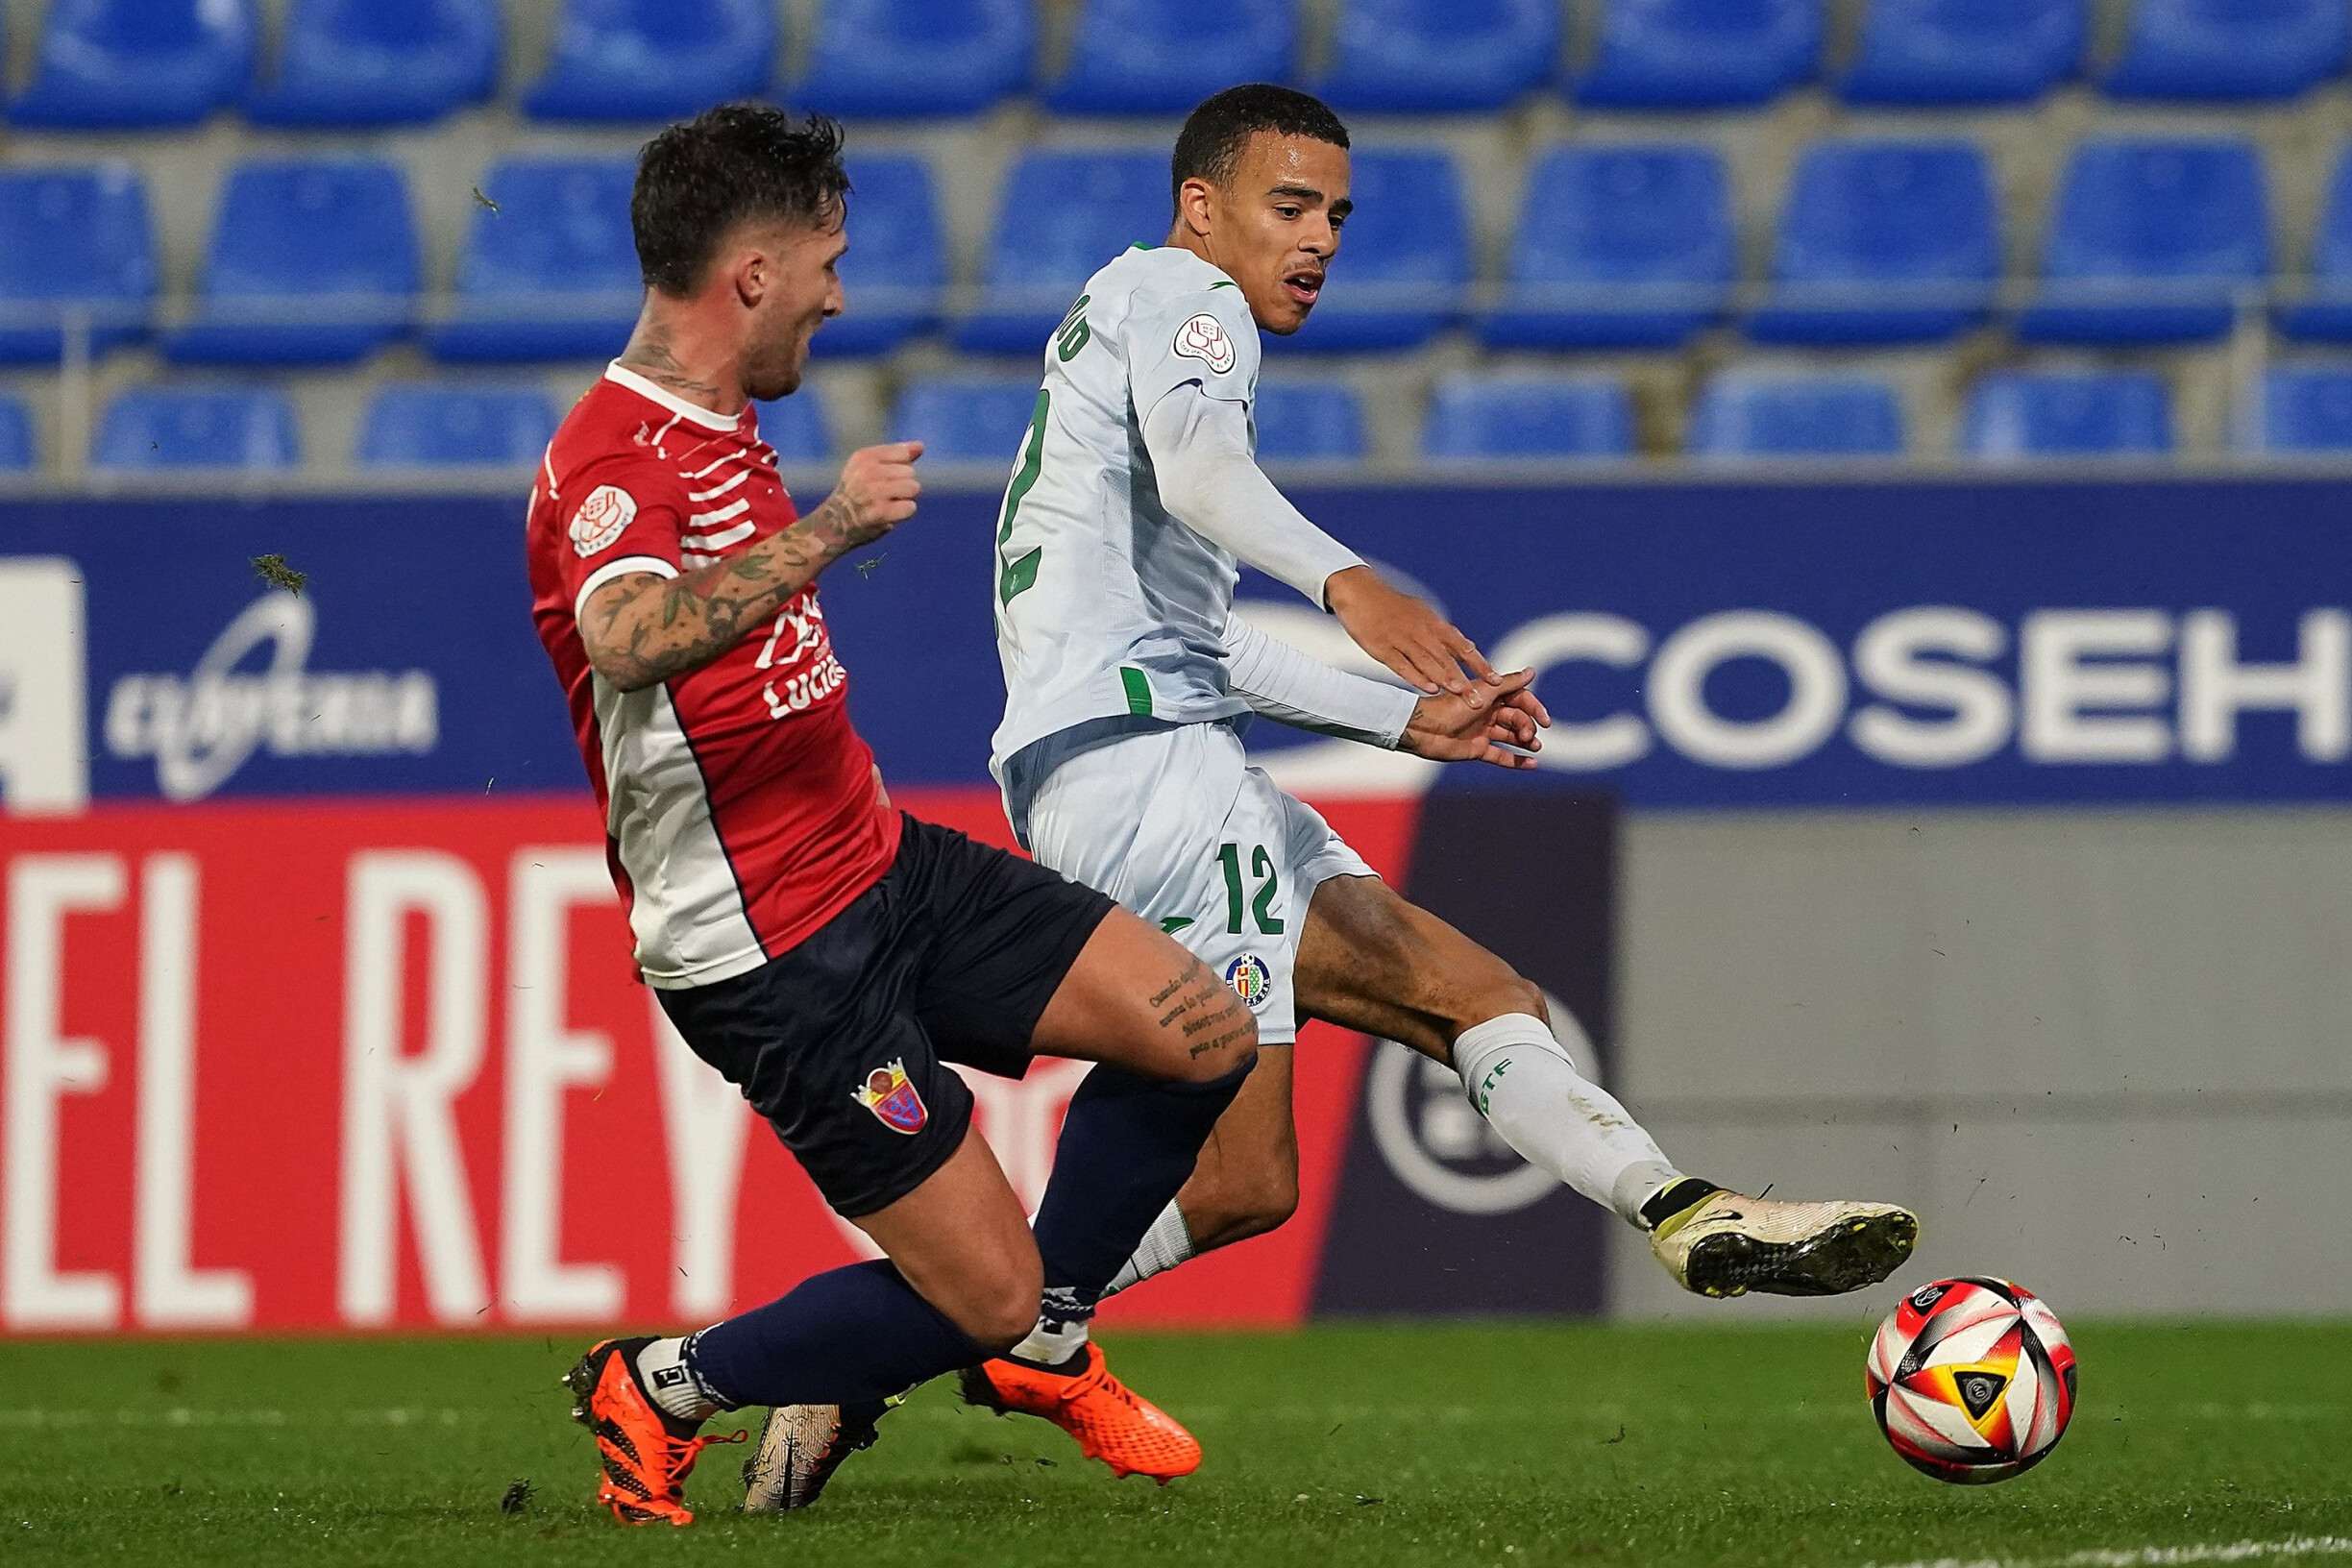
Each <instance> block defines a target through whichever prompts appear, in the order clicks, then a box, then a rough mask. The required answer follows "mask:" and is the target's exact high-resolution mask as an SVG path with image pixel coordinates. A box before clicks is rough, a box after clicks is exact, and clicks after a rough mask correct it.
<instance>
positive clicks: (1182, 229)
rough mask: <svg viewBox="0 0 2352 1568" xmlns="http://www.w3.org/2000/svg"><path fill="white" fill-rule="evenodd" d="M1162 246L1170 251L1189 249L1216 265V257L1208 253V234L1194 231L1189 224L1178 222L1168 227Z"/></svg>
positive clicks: (1220, 269)
mask: <svg viewBox="0 0 2352 1568" xmlns="http://www.w3.org/2000/svg"><path fill="white" fill-rule="evenodd" d="M1163 248H1164V249H1166V250H1171V251H1190V252H1191V253H1192V254H1193V255H1194V256H1197V257H1200V258H1201V259H1202V260H1203V261H1206V262H1208V263H1209V264H1210V265H1211V266H1213V267H1215V266H1217V258H1216V257H1213V256H1211V255H1210V254H1209V239H1208V236H1207V235H1205V234H1197V233H1193V232H1192V226H1191V225H1189V224H1185V223H1179V224H1177V225H1175V226H1174V227H1172V228H1170V229H1169V230H1168V237H1167V241H1166V244H1165V245H1164V247H1163ZM1218 270H1219V271H1223V270H1224V269H1223V268H1221V267H1219V268H1218Z"/></svg>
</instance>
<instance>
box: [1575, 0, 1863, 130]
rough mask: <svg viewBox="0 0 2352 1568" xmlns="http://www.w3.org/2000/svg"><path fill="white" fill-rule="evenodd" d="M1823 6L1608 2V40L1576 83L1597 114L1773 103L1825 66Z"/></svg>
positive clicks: (1780, 1) (1805, 1)
mask: <svg viewBox="0 0 2352 1568" xmlns="http://www.w3.org/2000/svg"><path fill="white" fill-rule="evenodd" d="M1821 49H1822V0H1604V5H1603V8H1602V15H1601V44H1600V48H1599V50H1598V51H1597V52H1596V53H1595V54H1594V56H1593V64H1592V70H1591V71H1590V72H1589V73H1587V74H1586V76H1585V77H1584V79H1583V80H1582V81H1580V82H1579V83H1578V84H1577V85H1576V99H1577V102H1579V103H1580V104H1584V105H1586V106H1588V107H1590V108H1593V109H1734V108H1748V107H1752V106H1754V105H1757V104H1767V103H1770V102H1771V101H1772V100H1773V99H1775V98H1777V97H1779V96H1780V94H1781V93H1783V92H1785V91H1786V90H1787V89H1789V88H1790V87H1792V86H1796V85H1797V84H1798V83H1800V82H1803V81H1806V80H1808V79H1810V78H1811V76H1812V75H1813V72H1814V70H1815V68H1816V66H1817V65H1818V64H1819V63H1820V60H1821Z"/></svg>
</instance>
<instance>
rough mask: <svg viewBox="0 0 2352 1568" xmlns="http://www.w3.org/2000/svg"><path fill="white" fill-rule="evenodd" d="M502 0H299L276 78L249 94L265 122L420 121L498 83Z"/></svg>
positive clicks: (248, 108)
mask: <svg viewBox="0 0 2352 1568" xmlns="http://www.w3.org/2000/svg"><path fill="white" fill-rule="evenodd" d="M505 34H506V24H505V19H504V17H503V16H502V15H501V14H500V12H499V8H498V5H497V3H496V0H401V3H400V4H397V5H390V4H386V3H385V0H296V3H295V6H294V9H293V12H292V13H291V14H290V15H289V16H288V17H287V19H286V29H285V41H284V43H283V44H282V46H281V49H280V52H279V59H278V76H277V80H276V81H274V82H272V83H270V84H269V85H268V86H260V87H256V88H255V89H254V90H252V91H251V92H249V93H248V94H247V95H246V98H245V117H246V118H247V119H250V120H255V121H257V122H259V123H260V124H263V125H305V126H366V125H422V124H425V123H427V122H429V121H432V120H437V119H439V118H440V117H441V116H442V115H444V114H447V113H449V112H450V111H451V110H454V109H460V108H462V107H464V106H465V105H467V104H478V103H480V102H481V101H482V100H483V99H485V98H487V97H489V96H490V94H491V92H492V91H493V90H494V89H495V88H496V87H497V86H498V75H499V60H500V57H501V56H502V54H503V53H504V47H505Z"/></svg>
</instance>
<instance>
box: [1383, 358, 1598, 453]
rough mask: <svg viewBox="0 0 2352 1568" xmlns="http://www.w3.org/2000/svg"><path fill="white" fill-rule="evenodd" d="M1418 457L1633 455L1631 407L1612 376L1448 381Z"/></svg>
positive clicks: (1424, 432)
mask: <svg viewBox="0 0 2352 1568" xmlns="http://www.w3.org/2000/svg"><path fill="white" fill-rule="evenodd" d="M1421 455H1423V456H1424V457H1429V458H1433V459H1437V460H1441V461H1456V460H1467V459H1471V458H1490V459H1500V460H1504V461H1509V460H1512V459H1521V460H1529V459H1534V460H1540V459H1544V458H1558V457H1630V456H1632V455H1633V402H1632V400H1631V399H1630V398H1629V397H1628V396H1627V395H1626V389H1625V384H1624V383H1623V382H1621V381H1619V380H1616V379H1615V378H1613V377H1602V376H1577V377H1552V376H1505V377H1484V376H1449V377H1447V378H1445V379H1444V380H1440V381H1439V382H1438V383H1437V392H1436V395H1435V396H1434V397H1433V398H1432V399H1431V400H1430V411H1429V423H1428V424H1427V425H1425V426H1423V427H1422V430H1421Z"/></svg>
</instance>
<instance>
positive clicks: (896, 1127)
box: [849, 1061, 931, 1138]
mask: <svg viewBox="0 0 2352 1568" xmlns="http://www.w3.org/2000/svg"><path fill="white" fill-rule="evenodd" d="M849 1097H850V1098H851V1099H853V1100H855V1101H857V1103H858V1104H860V1105H862V1106H864V1107H865V1108H866V1109H867V1110H869V1111H871V1112H872V1113H873V1114H874V1119H875V1120H877V1121H879V1122H881V1123H882V1125H883V1126H885V1127H888V1128H889V1129H890V1130H891V1131H892V1132H894V1133H904V1134H906V1135H907V1136H908V1137H910V1138H912V1137H914V1136H915V1135H916V1134H917V1133H919V1132H921V1131H922V1130H923V1125H924V1123H926V1122H928V1121H929V1120H930V1119H931V1113H930V1112H929V1111H928V1110H927V1109H925V1108H924V1106H923V1102H922V1096H921V1095H920V1094H919V1093H917V1092H916V1091H915V1084H914V1080H912V1079H910V1078H909V1077H907V1075H906V1063H905V1062H903V1061H898V1062H893V1063H892V1064H891V1065H890V1066H887V1067H876V1068H874V1070H873V1071H871V1072H870V1073H868V1074H867V1075H866V1081H865V1082H864V1083H862V1084H858V1085H856V1086H854V1087H853V1088H852V1089H851V1090H849Z"/></svg>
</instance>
